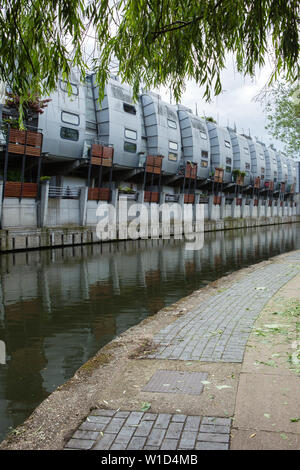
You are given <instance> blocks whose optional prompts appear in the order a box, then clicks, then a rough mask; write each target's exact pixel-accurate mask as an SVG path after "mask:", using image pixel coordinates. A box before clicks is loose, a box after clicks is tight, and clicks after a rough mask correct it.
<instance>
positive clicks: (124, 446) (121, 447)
mask: <svg viewBox="0 0 300 470" xmlns="http://www.w3.org/2000/svg"><path fill="white" fill-rule="evenodd" d="M126 449H127V444H121V443H118V444H113V445H112V446H111V448H110V450H126Z"/></svg>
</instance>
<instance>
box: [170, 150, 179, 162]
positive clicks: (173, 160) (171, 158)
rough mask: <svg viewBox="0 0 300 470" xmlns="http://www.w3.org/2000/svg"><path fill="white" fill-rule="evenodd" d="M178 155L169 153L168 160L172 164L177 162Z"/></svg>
mask: <svg viewBox="0 0 300 470" xmlns="http://www.w3.org/2000/svg"><path fill="white" fill-rule="evenodd" d="M177 158H178V155H177V153H172V152H170V153H169V156H168V159H169V160H171V161H172V162H177Z"/></svg>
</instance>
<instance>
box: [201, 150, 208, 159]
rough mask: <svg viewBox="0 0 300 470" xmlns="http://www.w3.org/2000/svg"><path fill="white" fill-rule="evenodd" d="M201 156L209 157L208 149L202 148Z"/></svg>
mask: <svg viewBox="0 0 300 470" xmlns="http://www.w3.org/2000/svg"><path fill="white" fill-rule="evenodd" d="M201 157H202V158H208V152H207V151H206V150H202V152H201Z"/></svg>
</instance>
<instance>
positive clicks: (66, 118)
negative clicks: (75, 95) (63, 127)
mask: <svg viewBox="0 0 300 470" xmlns="http://www.w3.org/2000/svg"><path fill="white" fill-rule="evenodd" d="M61 120H62V122H66V123H68V124H73V125H74V126H79V116H78V114H74V113H67V111H62V112H61Z"/></svg>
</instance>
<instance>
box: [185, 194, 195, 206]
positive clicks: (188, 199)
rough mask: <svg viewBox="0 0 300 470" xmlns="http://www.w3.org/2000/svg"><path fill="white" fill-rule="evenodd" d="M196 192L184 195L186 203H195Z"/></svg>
mask: <svg viewBox="0 0 300 470" xmlns="http://www.w3.org/2000/svg"><path fill="white" fill-rule="evenodd" d="M194 202H195V194H185V195H184V204H194Z"/></svg>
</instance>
